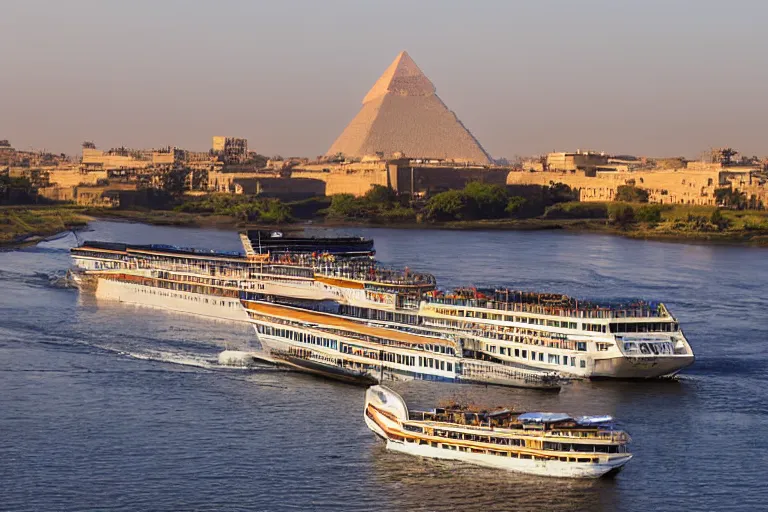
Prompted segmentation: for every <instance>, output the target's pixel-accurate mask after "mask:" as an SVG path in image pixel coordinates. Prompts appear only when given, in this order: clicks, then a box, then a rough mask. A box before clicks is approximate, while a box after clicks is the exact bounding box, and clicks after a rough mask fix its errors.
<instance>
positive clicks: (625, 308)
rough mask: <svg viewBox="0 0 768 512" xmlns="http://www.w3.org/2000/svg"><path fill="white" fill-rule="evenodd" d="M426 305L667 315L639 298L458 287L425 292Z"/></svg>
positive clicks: (579, 314)
mask: <svg viewBox="0 0 768 512" xmlns="http://www.w3.org/2000/svg"><path fill="white" fill-rule="evenodd" d="M425 300H426V302H427V303H430V304H444V305H447V306H458V307H462V308H483V309H492V310H497V311H510V312H521V313H531V314H537V315H546V316H559V317H569V318H591V319H612V320H616V319H644V318H659V319H666V318H671V315H670V314H669V312H668V311H667V308H666V307H665V306H664V304H661V303H658V302H645V301H641V300H636V301H628V302H604V303H603V302H596V301H587V300H578V299H575V298H573V297H568V296H567V295H560V294H552V293H535V292H522V291H516V290H507V289H480V290H479V289H476V288H460V289H456V290H454V291H453V292H442V291H440V292H434V293H429V294H426V295H425Z"/></svg>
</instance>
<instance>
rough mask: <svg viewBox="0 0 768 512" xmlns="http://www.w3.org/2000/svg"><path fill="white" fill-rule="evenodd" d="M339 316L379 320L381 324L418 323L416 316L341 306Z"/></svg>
mask: <svg viewBox="0 0 768 512" xmlns="http://www.w3.org/2000/svg"><path fill="white" fill-rule="evenodd" d="M340 314H342V315H349V316H354V317H355V318H366V319H368V320H380V321H383V322H397V323H401V324H408V325H416V324H418V323H419V321H418V317H417V316H416V315H408V314H404V313H392V312H391V311H381V310H378V309H371V308H360V307H357V306H341V309H340Z"/></svg>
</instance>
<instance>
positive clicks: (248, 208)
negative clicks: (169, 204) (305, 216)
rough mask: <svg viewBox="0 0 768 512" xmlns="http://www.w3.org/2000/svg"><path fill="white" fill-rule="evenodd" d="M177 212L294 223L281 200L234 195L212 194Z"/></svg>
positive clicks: (188, 203) (276, 222) (177, 209)
mask: <svg viewBox="0 0 768 512" xmlns="http://www.w3.org/2000/svg"><path fill="white" fill-rule="evenodd" d="M174 210H175V211H177V212H183V213H198V214H209V215H220V216H226V217H232V218H234V219H236V220H238V221H242V222H259V223H263V224H283V223H287V222H292V221H293V217H292V215H291V209H290V207H289V206H288V205H287V204H285V203H283V202H281V201H280V200H279V199H266V198H256V197H251V196H243V195H232V194H210V195H208V196H202V197H201V198H198V199H192V200H189V201H186V202H184V203H181V204H180V205H178V206H176V207H175V208H174Z"/></svg>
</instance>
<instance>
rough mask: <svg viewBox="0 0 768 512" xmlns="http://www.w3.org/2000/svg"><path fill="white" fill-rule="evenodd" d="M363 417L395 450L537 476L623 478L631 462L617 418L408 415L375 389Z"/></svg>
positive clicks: (455, 411)
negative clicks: (618, 474)
mask: <svg viewBox="0 0 768 512" xmlns="http://www.w3.org/2000/svg"><path fill="white" fill-rule="evenodd" d="M364 417H365V423H366V424H367V425H368V428H370V429H371V430H372V431H373V432H374V433H375V434H377V435H378V436H379V437H381V438H382V439H383V440H384V441H385V443H386V445H387V449H389V450H392V451H397V452H402V453H408V454H411V455H420V456H422V457H431V458H435V459H450V460H460V461H464V462H469V463H471V464H477V465H480V466H486V467H491V468H498V469H506V470H510V471H518V472H521V473H529V474H533V475H540V476H553V477H567V478H599V477H601V476H606V475H614V474H616V473H618V472H619V471H620V470H621V469H622V468H623V467H624V465H625V464H627V462H629V461H630V459H631V458H632V455H631V454H630V453H629V452H628V451H627V445H628V443H629V442H630V441H631V439H630V437H629V435H628V434H627V433H626V432H624V431H621V430H617V429H616V428H615V427H614V425H613V418H612V417H610V416H593V417H579V418H574V417H571V416H569V415H568V414H563V413H545V412H535V413H531V412H527V413H523V412H517V411H512V410H509V409H504V410H497V411H483V412H476V411H469V410H468V409H466V408H459V407H452V408H438V409H435V410H434V411H430V412H421V411H412V412H409V411H408V406H407V405H406V404H405V402H404V401H403V399H402V397H400V395H398V394H397V393H395V392H394V391H392V390H391V389H389V388H387V387H385V386H372V387H370V388H368V390H367V392H366V394H365V414H364Z"/></svg>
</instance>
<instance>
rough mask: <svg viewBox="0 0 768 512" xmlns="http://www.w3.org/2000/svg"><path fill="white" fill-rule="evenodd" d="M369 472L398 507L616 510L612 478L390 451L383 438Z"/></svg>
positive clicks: (373, 453) (392, 505)
mask: <svg viewBox="0 0 768 512" xmlns="http://www.w3.org/2000/svg"><path fill="white" fill-rule="evenodd" d="M370 459H371V463H372V465H373V476H374V478H375V479H376V481H377V484H379V485H381V486H383V489H382V490H383V492H382V496H383V497H384V499H385V500H386V501H387V502H388V503H387V505H386V506H385V507H383V508H386V509H400V510H461V511H462V512H473V511H478V512H481V511H482V512H486V511H488V510H536V511H542V510H548V511H560V510H562V511H566V510H568V511H573V510H577V511H580V510H590V511H601V510H616V509H618V508H620V502H619V498H620V497H619V493H618V492H617V486H616V482H615V480H613V479H599V480H575V479H566V478H544V477H537V476H532V475H526V474H522V473H515V472H511V471H499V470H491V469H487V468H483V467H479V466H473V465H471V464H466V463H463V462H457V461H441V460H436V459H427V458H422V457H416V456H412V455H407V454H402V453H396V452H390V451H388V450H386V449H385V447H384V443H383V441H381V442H377V443H376V444H375V445H374V446H373V447H372V448H371V449H370Z"/></svg>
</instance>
